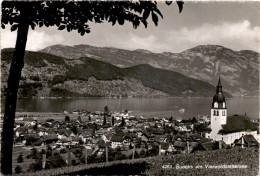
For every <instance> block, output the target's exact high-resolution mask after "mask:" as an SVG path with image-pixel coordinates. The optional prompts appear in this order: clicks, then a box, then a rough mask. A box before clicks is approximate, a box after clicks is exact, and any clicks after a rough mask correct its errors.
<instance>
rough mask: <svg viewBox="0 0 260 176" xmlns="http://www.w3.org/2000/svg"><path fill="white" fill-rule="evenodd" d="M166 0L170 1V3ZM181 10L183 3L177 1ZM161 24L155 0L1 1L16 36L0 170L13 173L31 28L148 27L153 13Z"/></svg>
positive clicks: (6, 21)
mask: <svg viewBox="0 0 260 176" xmlns="http://www.w3.org/2000/svg"><path fill="white" fill-rule="evenodd" d="M171 3H172V2H171V1H167V4H168V5H169V4H171ZM177 4H178V6H179V10H180V12H181V10H182V6H183V2H181V1H177ZM150 14H151V17H152V20H153V22H154V24H155V25H156V26H157V25H158V15H159V16H161V17H163V15H162V14H161V12H160V10H159V9H158V8H157V2H156V1H121V2H116V1H111V2H109V3H106V2H104V1H90V0H89V1H30V2H28V1H27V2H26V1H22V2H21V1H4V2H2V20H1V27H2V28H3V29H4V28H5V25H7V24H10V25H11V31H16V30H17V39H16V45H15V50H14V53H13V58H12V62H11V66H10V72H9V77H8V81H7V89H6V100H5V112H4V119H3V130H2V143H1V169H2V173H3V174H12V149H13V138H11V139H10V136H13V133H14V131H13V128H14V119H15V111H16V101H17V92H18V87H19V82H20V78H21V72H22V68H23V66H24V55H25V48H26V43H27V35H28V31H29V27H31V29H32V30H34V29H35V27H36V26H38V27H42V26H46V27H49V26H57V28H58V30H64V29H67V31H68V32H70V31H72V30H77V31H78V33H80V35H84V34H85V33H89V32H90V27H89V25H88V22H89V21H91V22H95V23H102V22H104V21H108V22H110V23H112V25H114V24H116V23H118V24H119V25H123V24H124V22H125V21H129V22H131V23H132V24H133V27H134V28H137V27H138V26H139V25H140V23H143V25H144V26H145V27H147V24H148V22H147V19H148V17H149V16H150Z"/></svg>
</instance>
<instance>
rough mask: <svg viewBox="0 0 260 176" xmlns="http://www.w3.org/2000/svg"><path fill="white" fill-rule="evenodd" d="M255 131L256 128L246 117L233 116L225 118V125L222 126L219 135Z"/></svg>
mask: <svg viewBox="0 0 260 176" xmlns="http://www.w3.org/2000/svg"><path fill="white" fill-rule="evenodd" d="M247 130H252V131H255V130H257V126H256V125H255V124H254V123H252V122H251V121H250V119H249V118H248V117H247V116H240V115H234V116H229V117H227V124H226V125H222V130H220V131H219V133H220V134H227V133H234V132H240V131H247Z"/></svg>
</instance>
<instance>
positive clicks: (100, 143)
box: [97, 139, 110, 155]
mask: <svg viewBox="0 0 260 176" xmlns="http://www.w3.org/2000/svg"><path fill="white" fill-rule="evenodd" d="M97 145H98V148H99V150H98V153H97V155H102V154H103V153H104V152H105V151H106V147H109V145H110V144H109V143H106V142H105V141H104V140H102V139H101V140H99V141H98V143H97Z"/></svg>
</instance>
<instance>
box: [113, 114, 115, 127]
mask: <svg viewBox="0 0 260 176" xmlns="http://www.w3.org/2000/svg"><path fill="white" fill-rule="evenodd" d="M114 125H115V117H114V116H112V126H114Z"/></svg>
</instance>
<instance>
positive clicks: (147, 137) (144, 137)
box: [141, 132, 154, 142]
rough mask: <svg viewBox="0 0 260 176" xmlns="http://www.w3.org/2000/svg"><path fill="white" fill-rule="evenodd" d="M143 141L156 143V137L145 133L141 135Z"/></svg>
mask: <svg viewBox="0 0 260 176" xmlns="http://www.w3.org/2000/svg"><path fill="white" fill-rule="evenodd" d="M141 140H142V141H145V142H148V141H149V142H152V141H154V136H153V135H151V134H150V133H148V132H143V133H142V135H141Z"/></svg>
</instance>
